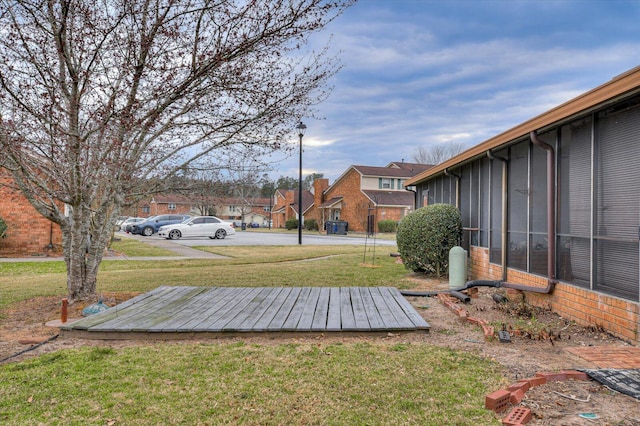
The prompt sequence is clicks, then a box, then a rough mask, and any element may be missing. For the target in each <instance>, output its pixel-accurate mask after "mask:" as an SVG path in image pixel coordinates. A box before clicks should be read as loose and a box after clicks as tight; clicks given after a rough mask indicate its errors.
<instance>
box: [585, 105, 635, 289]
mask: <svg viewBox="0 0 640 426" xmlns="http://www.w3.org/2000/svg"><path fill="white" fill-rule="evenodd" d="M596 153H597V162H596V165H597V167H596V179H595V182H596V185H597V187H596V194H597V196H596V208H595V215H596V216H595V225H596V226H595V228H596V229H595V233H594V239H595V244H596V245H595V247H596V252H595V254H596V257H595V268H596V271H595V272H596V274H595V279H596V281H595V283H594V284H595V289H596V290H600V291H602V292H605V293H608V294H613V295H616V296H620V297H624V298H627V299H631V300H634V301H637V300H638V287H639V284H638V278H639V276H640V269H639V254H640V253H639V252H638V245H639V241H638V229H639V226H640V173H639V172H638V164H640V109H638V108H636V109H632V110H624V111H622V112H617V113H614V114H609V115H604V114H603V115H601V116H600V117H599V119H598V121H597V125H596Z"/></svg>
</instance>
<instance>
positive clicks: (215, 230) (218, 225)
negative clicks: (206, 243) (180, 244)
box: [158, 216, 236, 240]
mask: <svg viewBox="0 0 640 426" xmlns="http://www.w3.org/2000/svg"><path fill="white" fill-rule="evenodd" d="M235 233H236V230H235V229H234V225H233V223H231V222H227V221H224V220H222V219H220V218H217V217H215V216H196V217H192V218H191V219H189V220H185V221H184V222H182V223H177V224H174V225H164V226H161V227H160V229H159V230H158V236H160V237H162V238H167V239H170V240H177V239H179V238H189V237H209V238H211V239H214V238H218V239H223V238H225V237H226V236H227V235H233V234H235Z"/></svg>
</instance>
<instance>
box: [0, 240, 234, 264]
mask: <svg viewBox="0 0 640 426" xmlns="http://www.w3.org/2000/svg"><path fill="white" fill-rule="evenodd" d="M117 237H118V238H130V239H134V240H139V241H141V242H143V243H145V244H148V245H150V246H154V247H158V248H162V249H165V250H168V251H172V252H173V253H175V256H138V257H136V256H126V255H124V254H122V255H117V256H113V255H107V256H105V257H103V259H102V260H181V259H226V258H227V257H226V256H221V255H219V254H214V253H209V252H206V251H202V250H197V249H194V248H191V247H188V246H184V245H180V244H174V243H171V242H170V241H169V240H164V239H161V238H157V237H156V238H150V237H139V236H134V235H127V234H121V233H118V235H117ZM53 261H64V257H63V256H62V253H60V256H31V257H0V263H3V262H4V263H8V262H53Z"/></svg>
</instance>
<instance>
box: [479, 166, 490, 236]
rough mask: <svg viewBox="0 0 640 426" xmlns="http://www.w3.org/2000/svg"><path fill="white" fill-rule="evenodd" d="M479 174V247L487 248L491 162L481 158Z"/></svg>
mask: <svg viewBox="0 0 640 426" xmlns="http://www.w3.org/2000/svg"><path fill="white" fill-rule="evenodd" d="M478 172H479V174H480V188H479V193H478V196H479V198H480V217H479V220H480V222H479V224H478V225H479V226H478V227H479V228H480V242H479V244H480V246H481V247H489V216H490V215H489V206H490V202H489V201H490V195H491V190H490V184H489V182H490V178H489V176H490V173H491V160H489V159H488V158H483V159H482V160H480V161H479V170H478Z"/></svg>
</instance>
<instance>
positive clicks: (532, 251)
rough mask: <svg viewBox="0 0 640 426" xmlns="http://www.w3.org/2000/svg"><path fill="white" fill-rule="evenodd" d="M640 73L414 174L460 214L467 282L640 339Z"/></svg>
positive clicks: (428, 196) (426, 196)
mask: <svg viewBox="0 0 640 426" xmlns="http://www.w3.org/2000/svg"><path fill="white" fill-rule="evenodd" d="M638 164H640V67H637V68H634V69H632V70H630V71H628V72H626V73H624V74H622V75H620V76H617V77H615V78H613V79H612V80H610V81H608V82H606V83H605V84H603V85H601V86H599V87H596V88H595V89H593V90H591V91H589V92H586V93H584V94H582V95H580V96H578V97H577V98H575V99H572V100H570V101H568V102H566V103H564V104H562V105H560V106H558V107H556V108H553V109H551V110H549V111H547V112H545V113H543V114H541V115H539V116H537V117H534V118H532V119H530V120H528V121H526V122H524V123H522V124H520V125H518V126H516V127H514V128H512V129H510V130H507V131H506V132H504V133H501V134H499V135H496V136H494V137H492V138H491V139H488V140H486V141H484V142H482V143H480V144H479V145H477V146H474V147H472V148H470V149H469V150H467V151H465V152H463V153H462V154H460V155H458V156H456V157H454V158H452V159H450V160H447V161H445V162H443V163H442V164H439V165H437V166H435V167H433V168H432V169H429V170H427V171H425V172H423V173H421V174H419V175H418V176H416V177H414V178H412V179H409V180H408V181H406V182H405V183H404V185H405V186H409V185H412V186H415V190H416V192H415V196H416V206H417V207H422V206H424V205H427V204H432V203H448V204H453V205H455V206H457V207H458V208H459V209H460V211H461V213H462V220H463V227H464V231H465V232H464V244H463V245H464V246H465V248H466V249H467V250H468V255H469V258H470V259H469V262H468V265H469V271H468V272H469V278H470V279H489V280H496V281H498V282H503V283H506V284H507V285H512V284H515V285H514V287H516V289H519V290H523V291H524V295H525V298H526V300H527V302H529V303H531V304H534V305H538V306H548V307H550V308H551V309H552V310H553V311H555V312H557V313H558V314H560V315H562V316H563V317H564V318H567V319H570V320H574V321H576V322H577V323H579V324H582V325H591V326H593V325H596V326H598V327H603V328H604V329H606V330H607V331H608V332H610V333H611V334H613V335H615V336H618V337H620V338H622V339H624V340H627V341H630V342H633V343H635V344H640V331H639V330H640V236H639V230H640V173H638Z"/></svg>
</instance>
